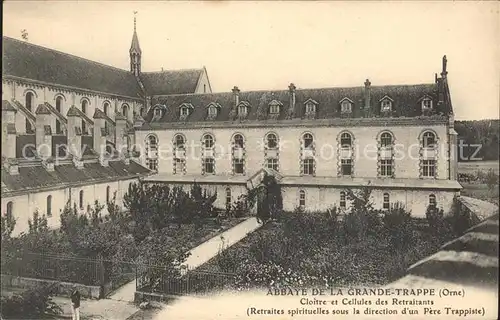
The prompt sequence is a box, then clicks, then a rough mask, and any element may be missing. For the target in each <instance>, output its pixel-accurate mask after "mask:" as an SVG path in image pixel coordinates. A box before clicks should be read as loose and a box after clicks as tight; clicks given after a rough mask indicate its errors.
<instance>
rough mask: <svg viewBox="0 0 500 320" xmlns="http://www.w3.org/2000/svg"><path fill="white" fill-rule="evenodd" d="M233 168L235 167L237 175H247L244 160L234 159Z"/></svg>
mask: <svg viewBox="0 0 500 320" xmlns="http://www.w3.org/2000/svg"><path fill="white" fill-rule="evenodd" d="M233 167H234V173H236V174H243V173H245V167H244V162H243V159H234V162H233Z"/></svg>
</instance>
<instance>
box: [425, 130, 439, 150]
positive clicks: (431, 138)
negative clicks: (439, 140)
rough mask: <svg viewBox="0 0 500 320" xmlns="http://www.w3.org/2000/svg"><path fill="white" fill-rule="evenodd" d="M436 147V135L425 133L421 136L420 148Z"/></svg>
mask: <svg viewBox="0 0 500 320" xmlns="http://www.w3.org/2000/svg"><path fill="white" fill-rule="evenodd" d="M435 146H436V135H435V134H434V133H433V132H430V131H427V132H425V133H424V135H423V136H422V147H424V148H434V147H435Z"/></svg>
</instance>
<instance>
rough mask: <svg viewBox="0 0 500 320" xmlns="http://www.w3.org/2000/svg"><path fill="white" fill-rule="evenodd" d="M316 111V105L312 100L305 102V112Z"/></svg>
mask: <svg viewBox="0 0 500 320" xmlns="http://www.w3.org/2000/svg"><path fill="white" fill-rule="evenodd" d="M315 112H316V105H315V104H314V103H312V102H310V103H308V104H306V113H315Z"/></svg>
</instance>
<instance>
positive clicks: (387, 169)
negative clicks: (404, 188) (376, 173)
mask: <svg viewBox="0 0 500 320" xmlns="http://www.w3.org/2000/svg"><path fill="white" fill-rule="evenodd" d="M380 175H381V176H382V177H392V160H380Z"/></svg>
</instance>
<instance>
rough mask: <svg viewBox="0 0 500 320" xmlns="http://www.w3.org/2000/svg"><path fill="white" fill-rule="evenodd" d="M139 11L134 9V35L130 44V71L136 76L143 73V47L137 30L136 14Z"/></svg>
mask: <svg viewBox="0 0 500 320" xmlns="http://www.w3.org/2000/svg"><path fill="white" fill-rule="evenodd" d="M136 14H137V11H134V35H133V36H132V44H131V45H130V51H129V53H130V72H133V73H134V74H135V75H136V76H139V74H140V73H141V55H142V51H141V47H140V46H139V38H138V37H137V30H136V25H137V22H136V16H135V15H136Z"/></svg>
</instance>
